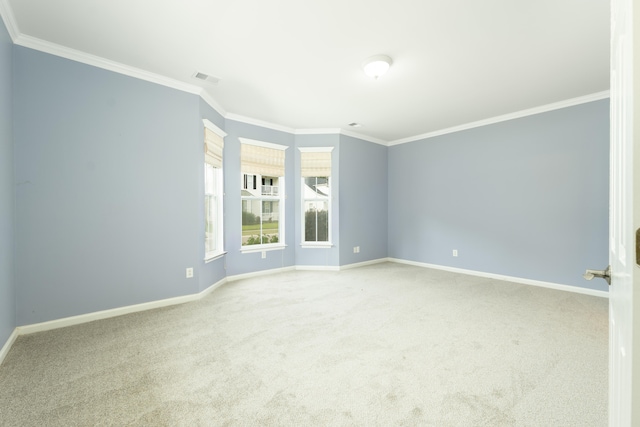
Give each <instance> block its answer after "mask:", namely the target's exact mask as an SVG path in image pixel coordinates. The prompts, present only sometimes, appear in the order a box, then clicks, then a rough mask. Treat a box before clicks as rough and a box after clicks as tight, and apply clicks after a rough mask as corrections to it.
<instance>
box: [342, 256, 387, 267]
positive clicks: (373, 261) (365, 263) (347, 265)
mask: <svg viewBox="0 0 640 427" xmlns="http://www.w3.org/2000/svg"><path fill="white" fill-rule="evenodd" d="M388 261H390V260H389V258H378V259H372V260H370V261H363V262H356V263H353V264H345V265H341V266H340V270H349V269H351V268H358V267H364V266H366V265H373V264H380V263H382V262H388Z"/></svg>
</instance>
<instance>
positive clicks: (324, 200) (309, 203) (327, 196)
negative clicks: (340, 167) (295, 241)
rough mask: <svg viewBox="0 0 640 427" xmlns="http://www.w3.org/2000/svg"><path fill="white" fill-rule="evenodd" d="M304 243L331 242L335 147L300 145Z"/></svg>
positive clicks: (311, 244) (329, 243) (323, 243)
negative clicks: (307, 146) (332, 163)
mask: <svg viewBox="0 0 640 427" xmlns="http://www.w3.org/2000/svg"><path fill="white" fill-rule="evenodd" d="M299 149H300V176H301V177H302V185H301V186H302V245H303V246H307V245H308V246H329V245H331V151H332V150H333V147H314V148H305V147H300V148H299Z"/></svg>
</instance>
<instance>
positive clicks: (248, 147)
mask: <svg viewBox="0 0 640 427" xmlns="http://www.w3.org/2000/svg"><path fill="white" fill-rule="evenodd" d="M240 145H241V149H240V159H241V162H242V173H243V174H249V175H262V176H274V177H280V176H284V149H285V148H286V147H284V146H283V148H282V149H276V148H268V147H263V146H259V145H253V144H249V143H246V142H242V144H240Z"/></svg>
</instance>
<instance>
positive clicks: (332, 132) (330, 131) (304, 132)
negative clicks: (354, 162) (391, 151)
mask: <svg viewBox="0 0 640 427" xmlns="http://www.w3.org/2000/svg"><path fill="white" fill-rule="evenodd" d="M295 134H296V135H345V136H350V137H352V138H356V139H361V140H363V141H367V142H373V143H374V144H380V145H384V146H385V147H386V146H387V145H388V142H387V141H385V140H382V139H379V138H374V137H372V136H368V135H363V134H361V133H357V132H352V131H348V130H345V129H341V128H320V129H296V130H295Z"/></svg>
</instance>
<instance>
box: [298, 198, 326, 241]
mask: <svg viewBox="0 0 640 427" xmlns="http://www.w3.org/2000/svg"><path fill="white" fill-rule="evenodd" d="M304 211H305V213H304V240H305V242H328V241H329V202H328V201H324V200H314V201H306V202H305V204H304Z"/></svg>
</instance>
